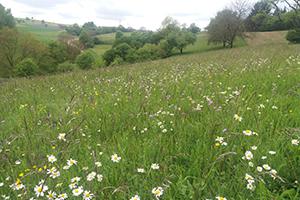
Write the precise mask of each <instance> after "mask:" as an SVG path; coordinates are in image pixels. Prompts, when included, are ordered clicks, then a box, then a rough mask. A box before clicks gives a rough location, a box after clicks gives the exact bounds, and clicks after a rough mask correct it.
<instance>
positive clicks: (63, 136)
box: [57, 133, 66, 141]
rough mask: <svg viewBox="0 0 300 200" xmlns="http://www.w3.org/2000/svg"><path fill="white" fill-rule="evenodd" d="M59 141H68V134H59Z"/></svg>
mask: <svg viewBox="0 0 300 200" xmlns="http://www.w3.org/2000/svg"><path fill="white" fill-rule="evenodd" d="M57 139H59V140H62V141H66V134H65V133H60V134H58V136H57Z"/></svg>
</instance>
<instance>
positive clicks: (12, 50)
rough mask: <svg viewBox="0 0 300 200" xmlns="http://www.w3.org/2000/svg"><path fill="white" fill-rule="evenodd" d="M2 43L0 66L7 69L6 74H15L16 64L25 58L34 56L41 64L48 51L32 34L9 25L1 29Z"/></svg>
mask: <svg viewBox="0 0 300 200" xmlns="http://www.w3.org/2000/svg"><path fill="white" fill-rule="evenodd" d="M0 44H1V48H0V58H1V59H0V68H2V69H1V71H5V76H11V75H13V70H14V68H15V67H16V65H17V64H18V63H19V62H20V61H22V60H24V59H25V58H28V57H31V58H34V61H35V62H36V63H38V64H39V63H40V62H41V60H42V58H43V54H44V53H45V51H46V46H45V45H44V44H43V43H41V42H40V41H38V40H36V39H35V38H33V37H32V36H31V35H30V34H24V33H19V32H18V31H17V30H16V29H10V28H7V27H5V28H3V29H1V30H0Z"/></svg>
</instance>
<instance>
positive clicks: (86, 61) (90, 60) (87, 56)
mask: <svg viewBox="0 0 300 200" xmlns="http://www.w3.org/2000/svg"><path fill="white" fill-rule="evenodd" d="M94 63H95V57H94V55H93V53H91V52H90V51H85V52H83V53H81V54H80V55H79V56H78V57H77V58H76V64H77V65H78V66H79V68H81V69H91V68H92V67H93V65H94Z"/></svg>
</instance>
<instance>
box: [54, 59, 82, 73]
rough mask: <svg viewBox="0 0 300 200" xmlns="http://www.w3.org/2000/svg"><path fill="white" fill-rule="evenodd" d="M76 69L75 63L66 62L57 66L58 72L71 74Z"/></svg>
mask: <svg viewBox="0 0 300 200" xmlns="http://www.w3.org/2000/svg"><path fill="white" fill-rule="evenodd" d="M76 68H77V65H76V64H73V63H70V62H69V61H66V62H64V63H60V64H59V65H58V66H57V71H58V72H71V71H73V70H74V69H76Z"/></svg>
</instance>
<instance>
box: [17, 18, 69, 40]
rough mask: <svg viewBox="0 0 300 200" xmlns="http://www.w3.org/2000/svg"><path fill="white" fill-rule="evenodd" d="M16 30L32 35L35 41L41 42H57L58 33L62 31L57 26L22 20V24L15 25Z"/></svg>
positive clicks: (62, 30)
mask: <svg viewBox="0 0 300 200" xmlns="http://www.w3.org/2000/svg"><path fill="white" fill-rule="evenodd" d="M17 28H18V30H20V31H21V32H28V33H31V34H33V35H34V36H35V37H36V38H37V39H39V40H41V41H43V42H50V41H55V40H57V37H58V35H59V34H60V33H62V32H64V29H62V28H60V27H59V25H58V24H55V23H49V22H45V23H42V22H41V21H38V20H24V22H22V23H17Z"/></svg>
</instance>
